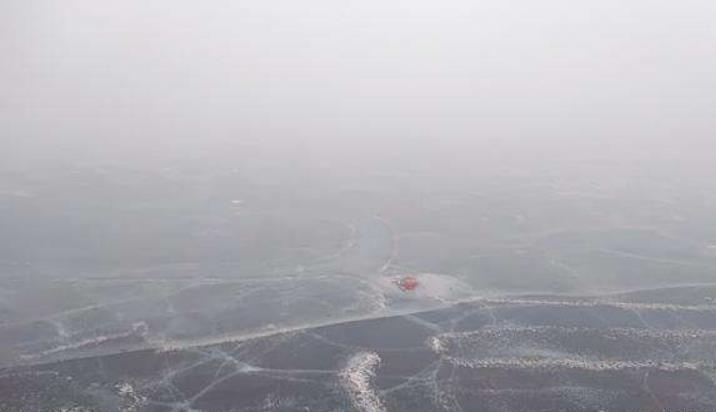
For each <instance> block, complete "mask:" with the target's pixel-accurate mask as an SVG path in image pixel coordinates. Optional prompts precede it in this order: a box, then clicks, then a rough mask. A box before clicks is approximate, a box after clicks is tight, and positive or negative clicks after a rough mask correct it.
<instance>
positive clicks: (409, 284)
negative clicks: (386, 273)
mask: <svg viewBox="0 0 716 412" xmlns="http://www.w3.org/2000/svg"><path fill="white" fill-rule="evenodd" d="M418 286H419V283H418V279H416V278H414V277H413V276H406V277H404V278H402V279H399V280H398V287H399V288H401V289H403V290H405V291H409V290H415V289H416V288H417V287H418Z"/></svg>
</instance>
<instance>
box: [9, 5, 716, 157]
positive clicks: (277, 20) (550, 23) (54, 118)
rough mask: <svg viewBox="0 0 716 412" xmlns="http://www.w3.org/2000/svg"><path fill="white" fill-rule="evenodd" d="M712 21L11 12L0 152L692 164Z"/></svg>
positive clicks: (531, 12)
mask: <svg viewBox="0 0 716 412" xmlns="http://www.w3.org/2000/svg"><path fill="white" fill-rule="evenodd" d="M714 21H716V3H715V2H714V1H713V0H682V1H678V2H674V1H665V0H650V1H645V0H633V1H623V0H600V1H574V0H571V1H568V0H546V1H540V2H536V1H533V0H511V1H508V0H486V1H466V0H456V1H441V2H438V1H434V0H392V1H378V0H361V1H352V0H351V1H348V0H330V1H329V0H314V1H303V2H299V1H295V0H275V1H270V2H267V1H258V0H252V1H248V0H232V1H228V0H226V1H225V0H215V1H203V2H202V1H184V0H172V1H168V0H154V1H139V0H128V1H98V0H62V1H60V0H33V1H27V0H3V1H2V2H0V51H1V52H2V55H3V58H2V59H0V90H2V95H1V96H0V127H1V129H0V130H1V132H2V134H1V135H0V149H1V150H0V151H1V152H2V155H0V156H1V157H2V159H4V161H9V160H12V161H14V162H27V161H29V160H30V159H33V160H37V159H40V160H43V161H47V160H48V159H50V160H51V159H63V160H78V161H80V160H86V159H95V160H97V159H100V160H101V159H109V160H116V159H130V160H138V159H158V160H162V159H168V158H172V157H176V156H179V157H181V156H185V155H195V154H197V153H199V154H201V155H202V156H206V157H212V156H214V155H216V156H219V155H227V154H230V153H232V152H236V151H240V150H242V149H241V148H242V147H243V145H246V144H259V145H262V146H266V147H283V148H284V149H286V148H291V149H293V148H295V149H296V150H297V153H301V151H311V152H312V153H314V154H316V155H317V156H332V155H335V154H338V153H342V154H347V153H362V154H365V155H369V154H370V153H371V152H372V151H373V150H375V149H377V148H384V149H385V148H387V150H395V151H406V152H410V151H411V150H417V149H415V148H416V147H422V148H423V150H427V151H430V150H431V149H430V148H432V147H434V146H441V147H447V148H448V149H445V150H447V151H449V149H451V148H452V149H455V151H459V150H458V149H465V148H471V149H476V150H479V148H480V147H482V146H484V145H488V144H490V143H489V142H494V141H495V140H499V141H509V142H512V143H511V144H516V145H521V146H522V147H532V146H539V147H542V149H543V150H544V149H545V147H547V148H548V149H555V150H562V149H561V147H562V146H561V145H564V144H566V145H568V146H569V147H575V148H577V147H582V144H583V143H584V142H587V141H590V142H591V143H590V145H593V144H594V141H607V140H608V141H611V142H612V143H613V144H621V143H616V142H625V141H628V142H631V143H633V144H634V146H636V147H639V146H640V145H643V144H648V145H649V146H650V147H652V146H658V145H662V146H664V147H668V148H671V149H669V150H676V149H674V148H675V147H679V148H680V149H679V150H686V151H689V150H692V151H693V153H691V154H693V155H694V156H697V155H698V154H699V153H703V152H704V148H703V147H702V146H695V145H694V144H695V142H700V143H701V144H709V141H710V140H713V137H712V136H713V131H714V130H716V127H715V126H716V113H715V112H716V76H714V75H713V74H714V73H716V52H715V51H716V24H714ZM257 142H258V143H257ZM683 142H691V143H689V144H685V143H683ZM550 145H551V146H550ZM597 146H599V145H597ZM590 147H591V146H590ZM710 147H711V148H713V147H714V145H713V144H711V146H710ZM426 148H427V149H426ZM694 148H695V149H694ZM575 150H577V149H575ZM288 151H290V150H288Z"/></svg>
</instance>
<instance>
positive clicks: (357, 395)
mask: <svg viewBox="0 0 716 412" xmlns="http://www.w3.org/2000/svg"><path fill="white" fill-rule="evenodd" d="M379 365H380V356H378V354H377V353H374V352H360V353H357V354H355V355H353V356H352V357H351V358H350V359H349V360H348V363H347V364H346V367H345V368H344V369H343V370H341V372H340V374H339V377H340V380H341V384H342V385H343V388H344V389H345V390H346V391H347V392H348V395H349V396H350V397H351V400H352V401H353V405H354V406H355V407H356V408H357V409H358V410H361V411H364V412H384V411H386V409H385V406H383V403H382V402H381V400H380V397H379V396H378V394H377V392H376V391H375V389H374V388H373V378H374V377H375V371H376V369H377V368H378V366H379Z"/></svg>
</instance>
